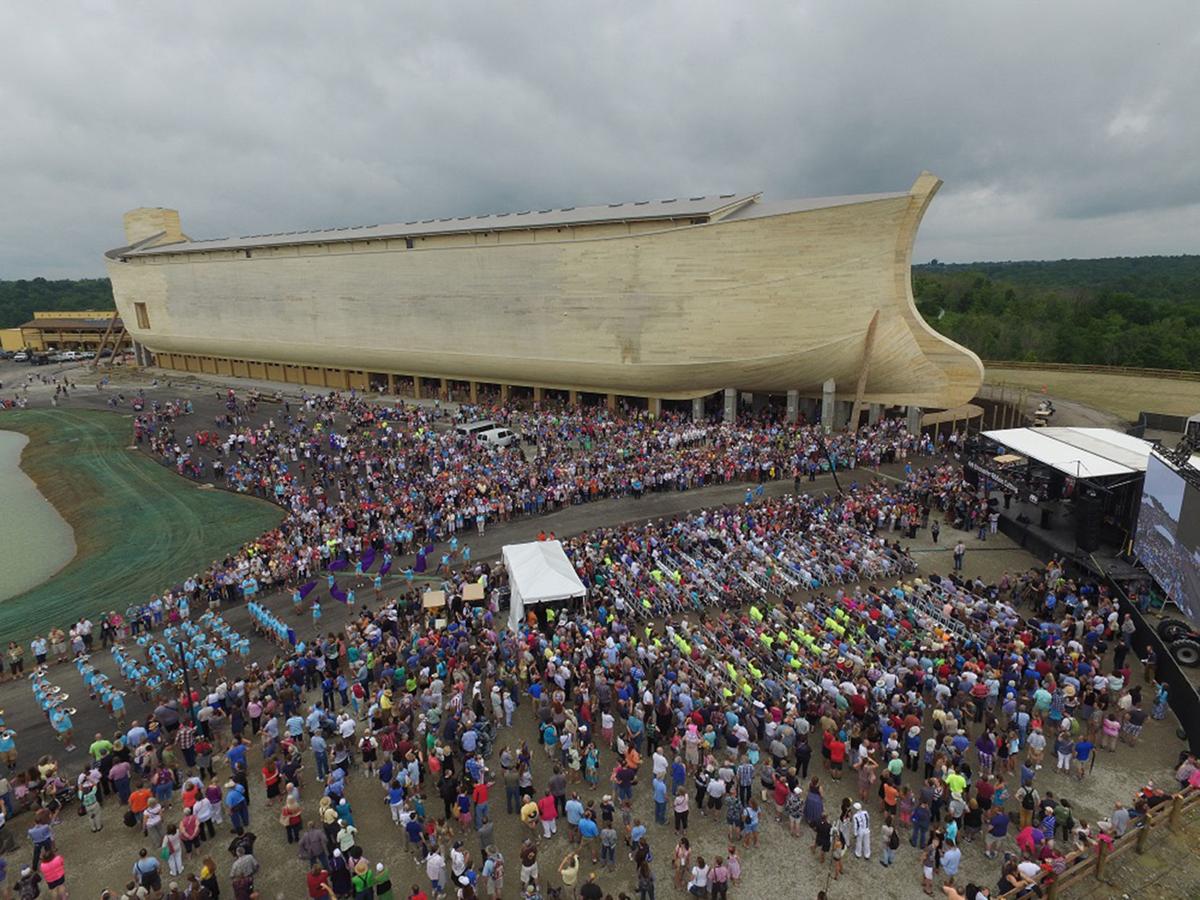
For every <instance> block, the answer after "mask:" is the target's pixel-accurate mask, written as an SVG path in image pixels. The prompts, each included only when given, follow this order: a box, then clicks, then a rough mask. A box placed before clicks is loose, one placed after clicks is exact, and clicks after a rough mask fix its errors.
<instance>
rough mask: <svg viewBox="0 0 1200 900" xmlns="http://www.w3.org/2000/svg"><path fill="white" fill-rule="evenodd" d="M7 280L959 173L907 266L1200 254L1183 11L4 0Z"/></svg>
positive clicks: (0, 239) (1192, 12)
mask: <svg viewBox="0 0 1200 900" xmlns="http://www.w3.org/2000/svg"><path fill="white" fill-rule="evenodd" d="M0 34H2V35H4V40H3V46H4V50H3V53H0V116H2V118H0V121H3V123H4V128H3V131H2V133H0V134H2V137H0V175H2V176H3V183H2V184H0V278H15V277H32V276H35V275H44V276H46V277H66V276H82V275H94V274H100V273H102V272H103V270H104V267H103V257H102V254H103V252H104V251H105V250H106V249H109V248H112V247H116V246H119V245H121V244H122V243H123V236H122V230H121V214H122V213H123V212H124V211H125V210H127V209H131V208H133V207H137V206H169V207H174V208H176V209H178V210H180V213H181V215H182V219H183V227H184V230H185V231H186V232H187V233H188V234H190V235H191V236H192V237H196V238H199V237H221V236H227V235H236V234H251V233H257V232H264V231H291V230H295V229H299V228H311V227H317V226H331V225H354V224H377V223H387V222H395V221H403V220H406V219H412V218H416V217H429V216H442V215H466V214H473V213H481V212H497V211H506V210H512V211H516V210H523V209H529V208H531V207H532V208H539V207H544V206H551V205H557V206H569V205H582V204H585V203H592V202H610V201H616V200H632V199H643V198H655V199H660V198H665V197H675V196H692V195H696V194H701V193H708V192H729V191H749V190H763V191H765V192H766V193H767V195H768V196H773V197H778V198H786V197H804V196H823V195H831V194H844V193H861V192H871V191H890V190H904V189H906V188H907V187H908V186H909V185H910V184H911V183H912V181H913V179H914V178H915V177H916V176H917V174H918V173H919V172H920V171H921V170H922V169H929V170H930V171H932V172H934V173H935V174H937V175H938V176H940V177H941V178H942V179H944V181H945V186H944V187H943V188H942V191H941V193H940V194H939V195H938V197H937V198H936V199H935V201H934V204H933V206H932V208H931V210H930V212H929V214H928V215H927V217H926V219H925V224H924V226H923V228H922V231H921V234H920V238H919V241H918V245H917V253H916V258H917V259H918V260H920V261H925V260H928V259H930V258H931V257H937V258H939V259H942V260H944V261H971V260H992V259H1031V258H1038V259H1042V258H1049V259H1054V258H1060V257H1064V256H1077V257H1086V256H1111V255H1136V254H1149V253H1196V252H1200V150H1198V148H1200V3H1198V2H1197V0H1180V2H1167V0H1148V2H1145V3H1131V2H1097V0H1089V2H1054V3H1045V2H1028V3H1026V2H1014V0H1004V2H994V3H988V2H966V3H964V2H952V0H946V2H941V3H925V2H920V0H906V2H899V3H898V2H895V0H887V2H878V3H875V2H862V0H849V2H848V0H837V2H829V3H808V2H794V3H788V4H782V3H781V4H772V3H765V2H753V0H726V2H722V3H709V2H698V0H684V2H678V3H656V2H620V0H608V2H605V3H603V4H600V3H582V2H558V3H549V2H548V3H544V4H534V3H523V2H519V0H510V2H506V3H495V2H488V3H479V4H472V3H466V2H446V3H437V2H434V3H429V2H426V3H421V4H410V3H399V2H393V3H366V2H362V3H360V2H347V3H328V2H311V3H310V2H296V0H288V2H255V0H240V2H237V3H223V2H201V3H188V4H180V3H172V2H157V3H148V2H147V3H137V2H119V3H78V4H71V3H68V2H54V3H45V2H28V0H9V2H5V3H3V4H0Z"/></svg>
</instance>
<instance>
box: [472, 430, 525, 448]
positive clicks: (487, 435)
mask: <svg viewBox="0 0 1200 900" xmlns="http://www.w3.org/2000/svg"><path fill="white" fill-rule="evenodd" d="M476 440H478V441H479V443H481V444H484V445H485V446H488V447H509V446H511V445H513V444H515V443H516V442H517V441H518V440H519V438H518V437H517V436H516V435H515V434H514V433H513V432H511V431H509V430H508V429H507V428H489V429H488V430H487V431H481V432H480V433H479V435H478V436H477V438H476Z"/></svg>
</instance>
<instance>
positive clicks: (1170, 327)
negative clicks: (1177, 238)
mask: <svg viewBox="0 0 1200 900" xmlns="http://www.w3.org/2000/svg"><path fill="white" fill-rule="evenodd" d="M913 293H914V295H915V297H916V300H917V308H918V309H919V310H920V311H921V315H922V316H924V317H925V320H926V321H927V322H929V324H930V325H932V326H933V327H934V328H936V329H937V330H938V331H940V332H941V333H942V334H944V335H946V336H947V337H949V338H951V339H953V340H955V341H957V342H958V343H960V344H963V345H964V346H966V347H969V348H971V349H972V350H974V351H975V352H976V353H977V354H979V356H980V357H981V358H982V359H985V360H1018V361H1025V362H1055V363H1081V364H1085V365H1105V366H1134V367H1144V368H1156V369H1189V370H1200V256H1143V257H1116V258H1112V259H1064V260H1057V261H1053V262H993V263H966V264H952V265H951V264H945V263H939V262H938V261H937V260H934V261H933V262H931V263H929V264H927V265H919V266H913Z"/></svg>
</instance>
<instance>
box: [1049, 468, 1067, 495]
mask: <svg viewBox="0 0 1200 900" xmlns="http://www.w3.org/2000/svg"><path fill="white" fill-rule="evenodd" d="M1066 482H1067V476H1066V475H1064V474H1063V473H1062V472H1060V471H1058V470H1057V469H1055V470H1054V471H1053V472H1051V473H1050V485H1049V490H1048V491H1047V495H1048V496H1049V498H1050V499H1051V500H1061V499H1062V495H1063V487H1064V486H1065V485H1066Z"/></svg>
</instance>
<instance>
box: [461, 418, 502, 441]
mask: <svg viewBox="0 0 1200 900" xmlns="http://www.w3.org/2000/svg"><path fill="white" fill-rule="evenodd" d="M496 427H498V426H497V425H496V423H495V422H493V421H492V420H491V419H477V420H476V421H474V422H463V424H461V425H458V426H456V427H455V429H454V433H455V434H461V435H462V436H463V437H478V436H479V435H481V434H483V433H484V432H485V431H491V430H492V429H494V428H496Z"/></svg>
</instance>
